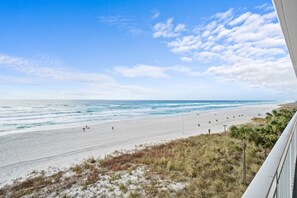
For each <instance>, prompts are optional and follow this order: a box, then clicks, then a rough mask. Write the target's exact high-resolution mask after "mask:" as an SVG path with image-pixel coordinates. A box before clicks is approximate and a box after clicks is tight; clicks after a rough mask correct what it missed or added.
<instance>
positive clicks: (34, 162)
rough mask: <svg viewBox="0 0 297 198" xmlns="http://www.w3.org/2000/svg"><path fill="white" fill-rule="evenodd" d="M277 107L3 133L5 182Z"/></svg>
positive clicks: (0, 177)
mask: <svg viewBox="0 0 297 198" xmlns="http://www.w3.org/2000/svg"><path fill="white" fill-rule="evenodd" d="M278 107H279V106H278V104H260V105H249V106H240V107H232V108H225V109H216V110H209V111H204V112H199V114H197V113H189V114H188V113H187V114H179V115H176V116H172V115H170V116H160V117H155V118H153V117H152V118H139V119H131V120H124V121H115V122H109V123H104V124H98V125H90V126H89V127H90V129H86V130H85V132H83V131H82V127H83V126H82V127H72V128H65V129H56V130H46V131H42V132H26V133H15V134H9V135H4V136H0V155H1V159H0V164H1V165H0V186H3V185H5V184H8V183H10V182H11V181H12V180H14V179H16V178H19V177H25V176H26V175H27V174H29V173H30V172H32V171H33V170H37V171H38V170H43V169H47V168H48V167H57V168H66V167H69V166H71V165H74V164H76V163H80V162H81V161H83V160H84V159H86V158H89V157H91V156H94V157H99V158H103V157H104V156H105V155H108V154H111V153H113V152H114V151H116V150H130V149H133V148H135V146H136V145H141V144H149V143H161V142H164V141H169V140H173V139H178V138H185V137H189V136H193V135H199V134H203V133H208V130H209V129H210V131H211V133H218V132H223V131H224V127H223V125H227V127H229V126H231V125H235V124H241V123H246V122H249V121H250V120H251V118H253V117H257V116H258V114H260V115H261V116H264V115H265V113H266V112H270V111H271V110H273V109H276V108H278ZM233 116H234V117H233ZM227 117H228V118H229V119H227ZM209 122H210V123H209ZM198 124H199V125H200V126H198Z"/></svg>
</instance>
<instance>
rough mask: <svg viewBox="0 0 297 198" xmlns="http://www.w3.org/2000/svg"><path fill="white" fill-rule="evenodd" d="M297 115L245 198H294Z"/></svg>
mask: <svg viewBox="0 0 297 198" xmlns="http://www.w3.org/2000/svg"><path fill="white" fill-rule="evenodd" d="M296 125H297V113H296V114H295V115H294V117H293V118H292V119H291V121H290V122H289V124H288V125H287V127H286V129H285V130H284V131H283V133H282V135H281V136H280V138H279V139H278V141H277V142H276V144H275V145H274V147H273V149H272V150H271V152H270V153H269V155H268V157H267V158H266V160H265V162H264V163H263V165H262V166H261V168H260V170H259V171H258V173H257V174H256V176H255V177H254V179H253V181H252V182H251V184H250V185H249V186H248V188H247V190H246V191H245V193H244V194H243V197H245V198H255V197H259V198H262V197H286V198H287V197H288V198H289V197H292V196H293V188H294V176H295V166H296V154H297V128H296Z"/></svg>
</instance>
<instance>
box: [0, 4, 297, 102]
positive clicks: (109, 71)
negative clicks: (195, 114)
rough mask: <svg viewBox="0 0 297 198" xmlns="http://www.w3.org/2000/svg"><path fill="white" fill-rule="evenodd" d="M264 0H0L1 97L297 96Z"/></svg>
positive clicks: (271, 12) (279, 34)
mask: <svg viewBox="0 0 297 198" xmlns="http://www.w3.org/2000/svg"><path fill="white" fill-rule="evenodd" d="M296 87H297V79H296V76H295V73H294V71H293V66H292V63H291V61H290V56H289V54H288V50H287V47H286V43H285V40H284V38H283V34H282V32H281V29H280V25H279V23H278V20H277V16H276V13H275V11H274V8H273V5H272V2H271V1H268V0H257V1H255V0H238V1H234V0H225V1H221V0H207V1H197V0H150V1H146V0H124V1H123V0H109V1H106V0H51V1H49V0H47V1H45V0H26V1H23V0H1V1H0V99H117V100H118V99H125V100H129V99H135V100H139V99H143V100H262V99H263V100H296V96H297V89H296Z"/></svg>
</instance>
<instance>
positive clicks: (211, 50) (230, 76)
mask: <svg viewBox="0 0 297 198" xmlns="http://www.w3.org/2000/svg"><path fill="white" fill-rule="evenodd" d="M269 7H270V6H269V4H264V5H262V6H259V7H258V8H257V9H259V10H260V11H259V12H248V11H247V12H242V11H241V10H234V9H229V10H227V11H226V12H220V13H217V14H214V15H213V16H210V17H209V18H207V19H206V20H204V22H202V23H200V24H197V25H196V27H193V28H192V29H193V31H186V32H185V33H184V34H183V35H179V36H176V37H173V38H171V39H169V40H168V41H167V46H168V48H169V49H170V51H171V52H173V53H176V54H177V55H178V56H180V58H181V60H182V61H185V62H199V63H200V64H205V63H207V64H210V65H216V66H212V67H210V68H209V69H207V71H206V72H205V73H204V75H212V76H218V77H219V78H221V79H225V80H227V81H237V82H240V83H244V84H247V85H249V86H251V87H261V88H270V89H274V90H280V91H281V90H286V89H291V90H292V89H293V88H294V87H296V85H297V84H296V78H295V74H294V71H293V68H292V65H291V63H290V59H289V56H288V52H287V48H286V44H285V41H284V38H283V35H282V32H281V29H280V25H279V24H278V21H277V17H276V14H275V12H274V11H271V9H270V8H269ZM205 21H207V23H206V22H205ZM171 22H172V21H171ZM171 26H174V24H171ZM189 29H190V28H189V27H188V30H189Z"/></svg>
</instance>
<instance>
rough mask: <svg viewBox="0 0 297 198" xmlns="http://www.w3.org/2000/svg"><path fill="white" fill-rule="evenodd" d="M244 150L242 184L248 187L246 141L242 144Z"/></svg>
mask: <svg viewBox="0 0 297 198" xmlns="http://www.w3.org/2000/svg"><path fill="white" fill-rule="evenodd" d="M242 149H243V173H242V174H243V175H242V183H243V184H244V185H246V157H245V149H246V143H245V141H243V142H242Z"/></svg>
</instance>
